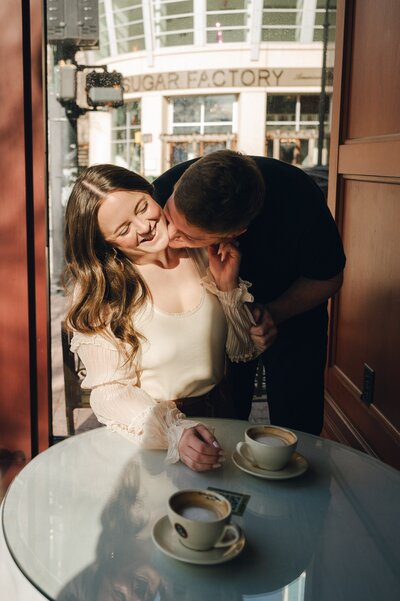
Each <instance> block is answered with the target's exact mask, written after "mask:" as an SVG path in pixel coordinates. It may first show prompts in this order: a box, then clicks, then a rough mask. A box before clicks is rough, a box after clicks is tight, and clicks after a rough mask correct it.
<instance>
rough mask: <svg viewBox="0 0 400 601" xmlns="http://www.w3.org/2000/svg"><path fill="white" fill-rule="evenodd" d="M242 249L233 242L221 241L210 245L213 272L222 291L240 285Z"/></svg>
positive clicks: (210, 260)
mask: <svg viewBox="0 0 400 601" xmlns="http://www.w3.org/2000/svg"><path fill="white" fill-rule="evenodd" d="M240 258H241V255H240V251H239V249H238V248H237V247H236V246H235V244H234V243H233V242H221V243H220V244H213V245H212V246H209V247H208V261H209V265H210V271H211V274H212V276H213V278H214V280H215V283H216V284H217V287H218V289H219V290H221V291H222V292H227V291H229V290H234V289H235V288H237V286H238V276H239V267H240Z"/></svg>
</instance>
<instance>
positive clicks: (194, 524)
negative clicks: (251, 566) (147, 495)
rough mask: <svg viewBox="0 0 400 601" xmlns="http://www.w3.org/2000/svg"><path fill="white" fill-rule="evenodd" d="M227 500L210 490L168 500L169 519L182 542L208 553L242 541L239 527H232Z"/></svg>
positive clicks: (230, 511) (177, 495)
mask: <svg viewBox="0 0 400 601" xmlns="http://www.w3.org/2000/svg"><path fill="white" fill-rule="evenodd" d="M231 513H232V507H231V504H230V502H229V501H228V499H226V498H225V497H223V496H222V495H220V494H218V493H216V492H213V491H210V490H195V489H191V490H180V491H178V492H176V493H174V494H173V495H172V496H171V497H170V498H169V500H168V517H169V520H170V522H171V525H172V527H173V529H174V530H175V532H176V533H177V535H178V537H179V540H180V542H181V543H182V545H184V546H185V547H188V548H189V549H194V550H196V551H207V550H209V549H212V548H219V547H228V546H230V545H232V544H234V543H235V542H237V541H238V540H239V538H240V534H241V531H240V528H239V527H238V526H237V525H236V524H230V523H229V521H230V518H231Z"/></svg>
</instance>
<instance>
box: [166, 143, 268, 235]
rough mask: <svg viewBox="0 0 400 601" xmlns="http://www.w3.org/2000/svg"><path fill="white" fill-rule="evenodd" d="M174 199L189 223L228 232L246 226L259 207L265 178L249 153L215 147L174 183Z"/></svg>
mask: <svg viewBox="0 0 400 601" xmlns="http://www.w3.org/2000/svg"><path fill="white" fill-rule="evenodd" d="M174 200H175V205H176V207H177V209H178V210H179V211H181V212H182V213H183V214H184V216H185V218H186V220H187V221H188V223H190V224H191V225H195V226H197V227H199V228H201V229H204V230H205V231H207V232H210V233H218V234H225V233H226V234H228V233H231V232H235V231H237V230H238V229H241V228H246V227H247V226H248V225H249V223H250V222H251V221H252V220H253V219H254V217H255V216H256V215H258V213H259V212H260V211H261V209H262V206H263V202H264V180H263V178H262V175H261V173H260V171H259V169H258V167H257V165H256V163H255V161H254V160H253V159H252V158H251V157H249V156H246V155H243V154H240V153H239V152H234V151H233V150H218V151H217V152H212V153H210V154H208V155H206V156H204V157H202V158H201V159H199V160H197V161H195V162H194V163H192V165H190V167H188V169H186V171H185V172H184V173H183V175H182V176H181V178H180V179H179V180H178V182H177V183H176V185H175V189H174Z"/></svg>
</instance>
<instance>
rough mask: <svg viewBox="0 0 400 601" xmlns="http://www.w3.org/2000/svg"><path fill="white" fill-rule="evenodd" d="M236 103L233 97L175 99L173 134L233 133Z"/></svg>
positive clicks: (173, 100) (184, 97) (173, 105)
mask: <svg viewBox="0 0 400 601" xmlns="http://www.w3.org/2000/svg"><path fill="white" fill-rule="evenodd" d="M234 102H235V96H233V95H225V96H181V97H176V98H173V99H172V133H173V134H189V133H198V134H212V133H215V134H220V133H226V134H227V133H231V132H232V119H233V105H234Z"/></svg>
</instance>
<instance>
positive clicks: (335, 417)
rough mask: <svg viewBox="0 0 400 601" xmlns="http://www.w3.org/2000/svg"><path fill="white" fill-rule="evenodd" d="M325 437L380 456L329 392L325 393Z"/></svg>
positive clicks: (323, 433)
mask: <svg viewBox="0 0 400 601" xmlns="http://www.w3.org/2000/svg"><path fill="white" fill-rule="evenodd" d="M322 436H323V438H328V439H329V440H334V441H336V442H340V443H342V444H345V445H347V446H349V447H352V448H353V449H358V450H359V451H363V452H364V453H367V454H368V455H371V456H372V457H378V456H377V454H376V453H375V452H374V451H373V449H372V448H371V447H370V445H369V444H368V442H367V441H366V440H365V439H364V437H363V436H362V435H361V433H360V432H359V431H358V430H357V429H356V428H355V427H354V425H353V424H352V423H351V422H350V421H349V420H348V419H347V417H346V415H345V414H344V413H343V411H342V410H341V409H340V407H339V406H338V405H337V403H336V402H335V401H334V399H333V398H332V397H331V395H330V394H329V393H325V415H324V428H323V431H322Z"/></svg>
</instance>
